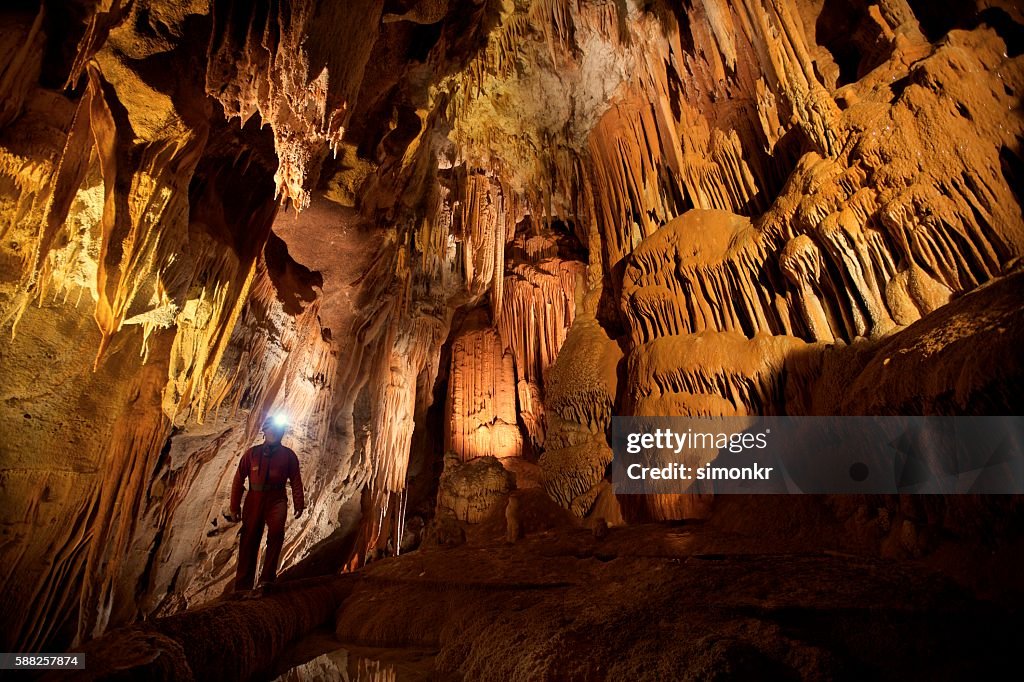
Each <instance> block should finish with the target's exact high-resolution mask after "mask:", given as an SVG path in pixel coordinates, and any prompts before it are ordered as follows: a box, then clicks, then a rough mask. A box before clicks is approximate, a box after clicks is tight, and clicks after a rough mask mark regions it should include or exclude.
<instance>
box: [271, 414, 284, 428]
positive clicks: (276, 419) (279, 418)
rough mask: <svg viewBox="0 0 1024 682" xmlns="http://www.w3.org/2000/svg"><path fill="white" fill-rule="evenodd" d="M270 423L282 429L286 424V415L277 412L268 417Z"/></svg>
mask: <svg viewBox="0 0 1024 682" xmlns="http://www.w3.org/2000/svg"><path fill="white" fill-rule="evenodd" d="M270 423H271V424H273V425H274V426H276V427H278V428H280V429H283V428H284V427H286V426H288V417H287V415H284V414H280V413H278V414H275V415H274V416H273V417H271V418H270Z"/></svg>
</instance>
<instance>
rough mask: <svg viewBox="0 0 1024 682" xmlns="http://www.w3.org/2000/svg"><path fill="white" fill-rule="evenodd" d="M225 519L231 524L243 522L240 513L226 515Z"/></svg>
mask: <svg viewBox="0 0 1024 682" xmlns="http://www.w3.org/2000/svg"><path fill="white" fill-rule="evenodd" d="M224 518H225V519H227V520H228V522H230V523H238V522H239V521H241V520H242V514H241V513H240V512H228V513H226V514H224Z"/></svg>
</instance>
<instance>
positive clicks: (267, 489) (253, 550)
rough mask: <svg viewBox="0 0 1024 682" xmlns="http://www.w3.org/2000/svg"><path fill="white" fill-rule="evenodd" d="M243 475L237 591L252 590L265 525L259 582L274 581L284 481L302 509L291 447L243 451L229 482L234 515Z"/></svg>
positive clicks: (284, 499)
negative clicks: (245, 489) (246, 485)
mask: <svg viewBox="0 0 1024 682" xmlns="http://www.w3.org/2000/svg"><path fill="white" fill-rule="evenodd" d="M246 478H248V479H249V494H248V495H246V496H245V506H244V508H241V512H242V513H241V516H242V540H241V543H240V547H239V551H238V568H237V570H236V572H235V589H236V590H249V589H252V583H253V579H254V578H255V577H256V555H257V554H258V553H259V549H260V540H261V539H262V538H263V526H264V524H266V526H267V551H266V552H265V553H264V555H263V572H262V574H261V575H260V582H261V583H266V582H273V581H274V579H276V578H277V563H278V561H279V560H280V558H281V545H282V544H283V543H284V519H285V517H286V516H287V515H288V496H287V495H286V494H285V490H284V485H285V481H286V480H287V481H290V482H291V486H292V501H293V502H294V504H295V509H296V510H300V509H304V508H305V501H304V500H303V497H302V476H301V475H300V474H299V458H298V457H296V456H295V453H294V452H292V450H291V449H289V448H286V447H285V446H283V445H276V446H272V445H267V444H263V445H256V446H254V447H251V448H249V449H248V450H246V451H245V454H244V455H242V459H240V460H239V462H238V469H237V470H236V471H235V480H234V481H233V482H232V485H231V513H232V514H234V515H235V516H236V517H237V516H238V514H239V508H240V505H241V502H242V491H243V490H244V488H245V479H246Z"/></svg>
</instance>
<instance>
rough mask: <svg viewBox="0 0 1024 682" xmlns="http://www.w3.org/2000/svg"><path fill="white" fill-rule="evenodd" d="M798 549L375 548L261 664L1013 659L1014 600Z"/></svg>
mask: <svg viewBox="0 0 1024 682" xmlns="http://www.w3.org/2000/svg"><path fill="white" fill-rule="evenodd" d="M799 544H800V543H797V544H794V545H791V546H789V547H785V543H779V542H777V541H772V542H771V543H770V544H764V543H758V542H757V540H756V538H750V537H744V536H739V535H730V534H728V533H724V534H723V533H722V532H720V531H719V530H714V529H711V528H708V527H706V526H704V525H702V524H676V525H666V524H651V525H641V526H632V527H627V528H614V529H611V531H610V533H609V535H608V536H607V537H604V538H601V539H598V538H595V537H594V536H593V535H592V534H591V532H590V531H588V530H585V529H580V528H573V529H566V528H561V529H557V530H549V531H547V532H543V533H538V534H535V535H531V536H529V537H527V538H525V539H523V540H521V541H519V542H517V543H515V544H511V545H510V544H506V543H504V542H502V541H498V540H493V541H489V542H488V541H477V542H472V541H471V543H470V544H467V545H463V546H460V547H456V548H451V549H440V548H434V549H427V550H421V551H417V552H413V553H410V554H407V555H404V556H401V557H396V558H389V559H385V560H381V561H378V562H375V563H373V564H371V565H369V566H367V567H365V568H364V569H363V570H361V571H360V572H359V573H360V574H361V579H360V580H359V584H358V586H357V587H356V588H355V589H354V590H353V592H352V593H351V594H350V595H349V596H348V597H347V599H346V600H345V602H344V604H343V605H342V608H341V610H340V611H339V614H338V618H337V623H336V628H335V632H334V633H333V634H332V633H330V632H324V631H317V632H316V633H314V634H313V635H310V636H309V637H307V638H305V639H304V640H302V641H300V642H299V643H297V644H296V645H294V646H293V647H292V648H291V649H290V650H289V652H288V653H287V654H286V655H285V656H283V657H282V658H281V659H279V661H278V666H277V669H276V670H275V671H274V672H273V675H271V677H274V676H277V675H279V674H280V675H281V679H284V680H299V679H303V680H305V679H331V678H334V679H337V678H339V677H340V678H342V679H344V676H345V675H347V676H348V678H349V679H352V680H383V679H388V680H422V679H466V680H480V679H489V680H505V679H517V680H518V679H521V680H536V679H552V680H562V679H580V680H585V679H630V680H632V679H658V680H664V679H737V678H738V679H748V678H751V677H756V678H759V679H764V678H770V679H795V678H803V679H863V678H880V679H897V678H902V679H925V678H927V679H966V678H972V679H977V678H978V677H980V676H982V675H985V674H986V673H989V674H992V675H995V674H996V673H999V672H1000V671H1001V670H1004V671H1005V670H1008V669H1010V668H1009V667H1008V666H1009V665H1011V664H1012V663H1013V662H1014V661H1015V657H1013V653H1014V650H1015V649H1016V648H1017V647H1018V645H1019V643H1020V641H1022V640H1021V634H1022V629H1021V626H1020V623H1019V617H1018V616H1017V614H1019V601H1016V600H1008V599H997V600H986V599H981V598H979V597H977V596H976V595H975V594H973V593H972V592H971V591H969V590H967V589H965V588H964V587H961V586H959V585H958V584H956V583H955V582H953V581H952V580H951V579H950V578H948V577H947V576H945V575H943V574H941V573H939V572H937V571H935V570H933V568H931V567H929V566H927V565H925V564H923V563H920V562H914V561H909V560H899V561H895V560H884V559H879V558H872V557H867V556H858V555H854V554H849V553H844V552H840V551H820V550H819V551H811V550H797V549H796V547H797V546H798V545H799ZM779 546H783V547H785V548H786V550H787V551H782V552H780V551H767V549H768V548H769V547H775V548H777V547H779ZM789 550H793V551H789ZM367 647H371V648H367ZM289 668H290V669H289Z"/></svg>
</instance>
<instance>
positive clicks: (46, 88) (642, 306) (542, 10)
mask: <svg viewBox="0 0 1024 682" xmlns="http://www.w3.org/2000/svg"><path fill="white" fill-rule="evenodd" d="M927 4H928V3H919V2H913V3H908V2H905V1H904V0H882V1H880V2H877V3H870V2H866V1H861V0H825V1H824V2H822V1H820V0H771V1H768V0H741V1H739V2H734V3H727V2H724V1H723V0H699V1H696V0H695V1H694V2H688V3H678V2H669V1H667V0H657V1H655V2H634V1H633V0H629V1H627V2H604V1H600V0H533V1H527V0H515V1H514V2H513V1H503V2H498V1H494V0H487V1H485V2H477V1H474V0H448V1H441V2H417V1H416V0H359V1H358V2H348V1H345V0H299V1H298V2H289V3H284V2H279V1H278V0H260V2H255V3H243V2H235V1H234V0H210V1H207V0H190V1H189V2H184V3H182V2H166V0H137V1H136V2H132V3H128V2H119V1H117V0H114V1H113V2H105V3H91V2H84V1H82V2H70V3H52V2H43V3H37V2H28V1H26V2H18V3H15V4H13V5H11V6H10V7H9V8H8V7H5V9H4V10H2V11H0V54H2V55H3V56H4V57H5V58H4V59H3V60H2V61H0V95H2V99H0V264H2V265H0V320H2V321H3V330H2V331H3V332H4V333H5V334H9V340H8V341H5V342H4V343H3V344H2V345H0V376H2V377H3V379H4V394H5V395H4V399H3V401H0V417H2V418H0V434H2V436H3V437H2V438H0V489H2V491H3V493H2V494H3V504H2V505H0V506H2V508H3V516H2V523H0V525H2V532H3V538H4V539H3V542H2V543H0V562H2V564H3V565H4V566H5V567H9V568H8V570H7V571H6V572H5V574H4V576H3V583H2V584H0V608H2V610H3V611H4V613H5V621H4V622H5V627H4V628H3V637H4V643H5V644H6V645H7V647H8V649H10V650H28V649H33V648H39V647H42V646H44V645H50V644H54V645H58V646H59V645H66V644H68V643H70V642H73V641H76V640H77V641H81V640H84V639H88V638H91V637H94V636H95V635H97V634H99V633H101V632H102V631H103V630H105V629H106V628H107V627H109V626H111V625H115V624H119V623H124V622H129V621H132V620H135V619H139V618H142V617H146V616H149V615H154V614H169V613H173V612H176V611H179V610H182V609H184V608H187V607H189V606H194V605H197V604H200V603H203V602H205V601H208V600H210V599H212V598H214V597H215V596H217V595H218V594H219V593H220V592H222V591H223V590H224V589H225V587H227V586H228V584H229V581H230V578H231V575H232V573H233V559H232V551H233V547H234V544H235V543H236V541H237V527H236V526H232V525H231V524H226V523H225V520H224V518H223V517H222V515H221V514H222V512H223V511H224V507H225V505H226V498H227V494H228V492H229V490H228V488H229V482H230V475H231V471H232V468H233V466H234V463H235V461H236V458H237V456H238V455H239V454H240V452H241V451H242V450H243V449H244V448H245V447H247V446H248V445H249V444H252V443H254V442H258V439H259V436H258V432H259V426H260V423H261V422H262V419H263V418H264V417H265V416H266V415H267V414H269V413H271V412H275V411H283V412H286V413H288V414H289V416H290V418H291V421H292V423H293V428H292V431H291V432H290V434H289V436H288V438H287V440H286V443H288V444H289V445H291V447H293V448H294V449H295V450H296V451H298V452H299V454H300V458H301V461H302V465H303V471H304V479H305V482H306V486H307V499H308V500H309V502H310V508H309V510H308V513H307V515H306V516H305V517H304V518H303V519H301V520H299V521H294V522H291V523H290V524H289V527H288V534H287V537H286V545H285V553H284V567H285V568H286V569H291V568H295V569H296V570H300V569H301V566H298V564H300V563H301V562H302V560H303V559H305V558H307V557H313V556H315V557H317V561H318V562H323V565H325V566H327V567H328V569H326V570H336V569H337V568H338V567H340V566H343V565H345V566H349V567H355V566H358V565H360V564H361V563H362V562H363V561H364V560H365V558H366V557H367V555H371V554H372V553H373V552H374V551H375V550H379V549H381V548H386V547H387V546H388V543H389V542H390V545H391V547H392V549H394V548H395V547H399V548H400V547H402V546H405V545H406V544H407V543H406V542H405V533H406V530H407V529H406V520H407V517H408V502H409V499H408V491H407V484H408V482H409V481H410V478H411V477H414V476H423V475H440V476H445V475H447V478H444V481H449V482H450V481H453V480H455V479H453V478H452V476H454V474H455V472H454V469H455V468H456V467H457V466H463V465H464V464H465V465H468V464H472V461H470V460H472V459H474V458H478V457H481V456H484V455H495V456H497V457H499V458H502V460H501V461H502V463H503V464H504V465H505V468H506V469H509V470H511V471H512V473H513V474H514V476H513V478H515V479H516V480H517V482H518V484H519V485H520V487H522V486H524V485H534V484H538V483H539V484H540V485H542V486H543V488H544V489H545V490H546V491H547V493H548V494H549V495H550V496H551V497H552V499H554V500H555V501H556V502H558V503H559V504H560V505H562V506H563V507H565V508H566V509H569V510H570V511H572V513H573V514H574V515H576V516H577V517H588V518H591V519H593V518H595V517H597V516H600V517H602V518H606V519H608V520H609V521H612V522H619V521H621V517H620V516H619V514H620V509H619V507H620V502H619V501H617V500H615V498H614V495H612V494H611V491H610V487H609V486H608V483H607V480H606V469H607V465H608V463H609V462H610V459H611V452H610V449H609V448H608V439H607V429H608V427H609V424H610V418H611V416H612V415H613V414H691V415H712V414H762V413H814V414H823V413H870V412H887V411H893V410H897V411H898V410H915V409H916V410H921V411H926V412H932V411H938V412H941V411H946V412H950V411H961V410H962V411H964V412H984V411H998V410H999V409H1000V408H1001V407H1005V405H1006V403H1007V400H1008V398H1006V396H1008V395H1010V394H1011V392H1010V391H1007V389H1006V386H1007V382H1011V381H1013V380H1015V379H1014V377H1017V376H1018V375H1016V374H1013V373H1012V372H1011V373H1009V374H1004V376H1003V377H1002V383H999V381H997V380H995V379H994V378H993V377H992V376H991V375H992V374H993V373H995V372H996V369H995V368H994V367H993V366H992V365H991V364H985V363H978V364H977V365H976V366H975V365H972V367H976V369H975V370H974V371H973V373H972V374H970V376H968V377H966V378H962V379H960V380H959V383H956V382H952V383H950V384H949V385H952V386H953V387H954V388H955V391H953V393H952V394H953V395H954V397H955V400H953V401H952V402H951V401H950V399H949V395H950V391H951V390H952V389H950V388H949V385H947V383H949V382H947V383H943V382H944V381H946V379H942V380H936V381H937V382H938V383H937V384H936V386H935V387H934V390H932V391H931V393H930V394H929V395H930V396H931V397H930V398H928V399H927V400H923V401H916V402H915V401H914V400H912V399H911V398H909V397H908V396H907V395H906V394H905V393H904V394H900V393H899V390H898V388H897V386H898V385H900V384H899V382H898V381H895V380H894V379H893V378H892V377H893V376H894V375H893V374H892V373H893V372H896V368H890V369H884V368H885V367H888V364H887V362H886V358H888V357H889V356H890V355H892V354H893V353H894V352H895V351H894V350H891V349H890V346H887V345H886V344H894V345H893V346H892V348H903V347H911V348H916V347H918V345H915V343H916V342H914V341H913V339H916V338H917V336H916V334H918V333H919V331H920V329H921V327H920V326H918V327H915V325H923V324H938V323H937V322H935V320H939V319H945V318H937V317H935V316H936V315H941V314H943V311H944V310H947V308H948V307H949V306H951V305H953V304H959V305H961V306H964V305H966V304H964V303H962V302H963V301H969V300H975V301H977V300H982V299H978V298H975V299H969V298H968V296H969V294H968V292H972V291H974V290H977V289H979V287H980V288H982V289H983V290H986V289H985V287H984V285H988V284H991V283H996V284H999V283H1004V284H1002V285H1001V286H1003V288H1001V289H998V290H997V291H1001V292H1003V293H1002V298H1000V299H999V301H1002V303H1000V304H999V305H1001V306H1002V307H999V306H996V309H997V310H999V311H1000V313H999V314H1000V315H1002V317H1000V316H998V315H993V316H992V317H989V318H985V320H983V321H982V322H984V324H982V322H978V323H977V324H975V325H974V326H971V325H968V324H966V323H957V324H958V325H959V326H958V327H957V328H958V329H960V332H961V333H960V336H956V335H954V336H953V337H950V336H949V334H946V333H945V332H934V334H935V335H936V336H937V338H938V340H935V341H933V342H932V343H933V345H935V347H936V348H938V349H941V348H945V347H946V346H947V345H948V346H949V347H950V348H952V349H953V350H954V352H953V354H952V355H951V356H950V357H953V358H954V360H948V361H945V362H946V365H943V366H948V372H947V373H953V372H956V371H957V370H956V361H955V358H957V357H959V356H957V355H956V352H962V351H957V350H956V348H959V347H958V346H956V345H955V344H954V343H953V342H952V341H950V339H951V338H952V339H959V338H964V339H970V338H975V336H976V338H979V339H987V341H986V343H988V342H989V341H991V347H992V353H993V354H997V353H1002V354H1010V353H1012V352H1013V351H1012V347H1013V346H1012V339H1015V338H1018V337H1016V336H1013V335H1012V334H1011V335H1010V336H1005V335H1002V336H1001V335H1000V334H1002V332H997V331H993V330H994V329H999V328H1002V329H1010V330H1015V329H1018V326H1016V325H1017V323H1016V322H1014V320H1017V319H1018V316H1019V304H1018V302H1017V299H1018V297H1019V291H1018V289H1017V288H1014V287H1012V286H1006V285H1005V282H1006V281H1009V278H1011V277H1012V274H1013V273H1014V272H1015V271H1016V269H1017V268H1018V266H1019V257H1020V255H1021V251H1022V249H1024V222H1022V218H1021V203H1020V197H1019V195H1018V192H1019V189H1018V186H1019V184H1020V181H1021V168H1022V167H1024V166H1022V165H1021V160H1020V159H1021V156H1020V155H1021V149H1020V145H1021V139H1024V130H1022V127H1024V117H1022V116H1021V115H1020V91H1021V87H1022V85H1024V62H1022V61H1021V57H1020V52H1021V49H1022V46H1021V45H1020V44H1019V37H1018V36H1019V27H1020V25H1021V24H1022V23H1024V17H1022V16H1021V12H1020V9H1019V8H1018V7H1017V6H1016V4H1015V3H1012V2H1003V3H985V5H986V7H980V6H975V4H974V3H972V2H962V3H959V5H958V6H957V11H956V12H948V13H941V12H937V11H936V10H935V9H934V8H930V7H927V6H926V5H927ZM987 291H990V292H991V291H993V290H992V289H987ZM951 302H952V303H951ZM979 305H980V304H979ZM986 305H988V304H987V303H986ZM965 310H967V312H962V313H961V314H963V315H967V316H969V315H970V312H969V310H970V309H969V308H967V309H965ZM948 315H949V316H950V317H949V319H950V320H953V321H954V322H955V321H956V320H958V319H960V318H957V317H956V316H954V315H953V313H952V312H949V313H948ZM929 320H931V321H932V322H929ZM950 324H953V322H950ZM1007 339H1009V340H1010V341H1007ZM904 355H905V354H904ZM901 357H903V356H902V355H901ZM850 358H856V361H853V360H851V359H850ZM922 362H924V361H922ZM899 366H901V365H898V367H899ZM944 371H945V370H944ZM887 372H888V374H887ZM899 372H900V373H907V374H910V375H914V374H919V373H920V365H908V366H907V368H906V369H899ZM899 375H900V376H902V374H899ZM943 376H946V374H943ZM947 378H948V377H947ZM439 382H440V383H439ZM444 382H446V383H444ZM886 382H895V383H886ZM442 385H443V389H444V390H441V391H438V390H437V389H438V386H442ZM877 385H886V386H893V388H891V389H887V390H888V391H891V392H892V393H891V394H890V393H886V394H885V395H886V397H885V399H883V400H873V399H872V398H871V397H870V395H871V391H872V388H871V387H873V386H877ZM909 385H911V386H912V385H913V384H909ZM850 386H852V387H854V389H853V391H852V392H849V391H847V390H846V389H847V387H850ZM903 390H904V391H905V392H906V391H911V390H912V389H910V388H905V389H903ZM984 396H989V397H988V398H985V397H984ZM991 396H1003V397H1002V398H993V397H991ZM436 400H443V401H444V404H443V405H442V406H438V405H435V404H434V403H435V401H436ZM897 406H898V407H897ZM431 409H433V410H434V412H435V413H439V414H441V415H442V418H441V421H440V423H442V424H443V429H444V437H443V438H427V437H424V436H423V434H422V431H423V430H424V429H430V428H436V426H435V425H436V424H437V423H438V421H437V420H435V419H434V418H433V417H430V416H428V415H429V414H433V413H431V412H430V411H431ZM417 429H419V430H420V433H417ZM498 432H500V435H497V434H498ZM445 450H450V451H452V452H454V453H456V454H457V455H458V457H457V458H455V459H451V458H449V460H448V461H450V462H451V467H450V468H451V469H452V471H449V466H448V461H444V460H443V459H442V458H443V454H444V451H445ZM509 455H514V456H512V457H510V456H509ZM462 460H466V461H465V462H463V461H462ZM490 464H491V462H490V460H487V461H486V462H481V463H477V464H475V465H474V467H477V468H479V469H480V470H481V471H486V472H487V473H486V475H485V476H484V477H486V478H487V480H488V481H490V483H488V484H487V486H486V487H487V492H488V496H487V497H488V500H490V499H491V497H494V496H495V495H497V496H500V495H502V494H506V493H507V492H508V487H507V486H506V482H507V479H506V478H505V477H503V476H502V475H500V472H498V471H497V470H495V469H493V467H491V466H490ZM442 471H443V472H445V473H444V474H442V473H440V472H442ZM467 471H468V470H467ZM474 471H475V469H474ZM427 472H436V473H432V474H427ZM467 475H468V474H467ZM460 486H461V484H458V485H456V484H455V483H451V485H448V486H447V488H445V489H450V490H453V491H455V492H453V493H452V494H451V495H449V497H450V498H452V499H459V500H463V499H464V498H465V499H469V497H471V495H470V493H471V492H472V491H469V492H467V491H465V490H463V488H464V487H465V486H462V487H460ZM428 488H429V486H428ZM442 492H443V491H442ZM492 493H493V494H492ZM467 496H468V497H467ZM487 504H490V501H488V502H487ZM709 504H710V502H709V501H707V500H690V499H687V500H680V499H657V498H650V499H644V500H624V501H622V506H623V509H622V510H621V511H623V512H625V515H626V517H627V518H636V519H642V518H655V519H663V518H680V517H686V516H692V515H705V514H706V513H708V508H709ZM460 505H461V506H460ZM450 506H452V507H453V508H454V507H456V506H457V507H458V509H460V510H475V511H473V513H472V515H473V516H477V515H478V511H479V509H478V507H479V508H481V509H482V508H483V507H480V505H478V504H477V502H472V503H469V502H466V503H464V502H458V504H456V503H454V502H453V503H452V504H451V505H450ZM465 516H466V519H467V520H468V518H469V516H470V514H469V513H468V512H467V513H466V514H465ZM318 565H320V564H319V563H318Z"/></svg>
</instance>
